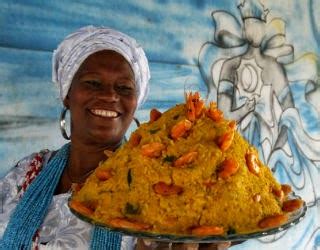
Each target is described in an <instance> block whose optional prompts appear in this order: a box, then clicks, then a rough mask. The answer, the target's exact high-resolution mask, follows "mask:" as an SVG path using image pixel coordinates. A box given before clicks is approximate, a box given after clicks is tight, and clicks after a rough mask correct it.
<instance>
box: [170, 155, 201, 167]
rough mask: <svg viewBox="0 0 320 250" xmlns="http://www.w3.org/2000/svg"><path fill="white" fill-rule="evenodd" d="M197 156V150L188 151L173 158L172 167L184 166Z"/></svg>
mask: <svg viewBox="0 0 320 250" xmlns="http://www.w3.org/2000/svg"><path fill="white" fill-rule="evenodd" d="M197 156H198V152H197V151H191V152H189V153H186V154H184V155H182V156H180V157H179V158H178V159H177V160H175V161H174V162H173V166H174V167H180V168H184V167H186V166H187V165H188V164H190V163H192V162H194V161H195V159H196V158H197Z"/></svg>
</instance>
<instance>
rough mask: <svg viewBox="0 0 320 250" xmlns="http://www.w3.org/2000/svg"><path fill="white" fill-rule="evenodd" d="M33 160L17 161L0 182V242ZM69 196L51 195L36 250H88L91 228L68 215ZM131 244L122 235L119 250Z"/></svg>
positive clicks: (132, 239) (131, 238)
mask: <svg viewBox="0 0 320 250" xmlns="http://www.w3.org/2000/svg"><path fill="white" fill-rule="evenodd" d="M50 156H51V152H48V153H47V154H46V155H45V156H44V164H46V163H47V161H48V159H49V158H50ZM33 157H34V155H30V156H28V157H26V158H25V159H23V160H21V161H20V162H19V164H18V165H17V166H16V167H15V168H13V169H12V170H11V171H10V172H9V173H8V174H7V175H6V176H5V177H4V178H3V179H1V180H0V239H1V238H2V235H3V233H4V231H5V228H6V226H7V224H8V221H9V218H10V215H11V213H12V212H13V210H14V209H15V207H16V205H17V204H18V202H19V195H18V187H19V186H21V185H22V183H23V181H24V176H25V174H26V172H27V171H28V166H29V164H30V161H31V159H32V158H33ZM70 194H71V193H65V194H59V195H55V196H53V201H52V203H51V205H50V207H49V209H48V212H47V215H46V217H45V219H44V221H43V224H42V225H41V227H40V231H39V235H40V247H39V248H40V250H44V249H55V250H56V249H57V250H58V249H79V250H81V249H89V244H90V238H91V237H90V236H91V230H92V229H93V227H92V226H91V224H89V223H87V222H84V221H82V220H80V219H78V218H77V217H76V216H74V215H73V214H72V213H71V212H70V209H69V208H68V205H67V202H68V199H69V197H70ZM41 243H42V244H41ZM43 243H46V244H43ZM135 243H136V239H135V238H133V237H129V236H123V237H122V242H121V250H130V249H134V246H135Z"/></svg>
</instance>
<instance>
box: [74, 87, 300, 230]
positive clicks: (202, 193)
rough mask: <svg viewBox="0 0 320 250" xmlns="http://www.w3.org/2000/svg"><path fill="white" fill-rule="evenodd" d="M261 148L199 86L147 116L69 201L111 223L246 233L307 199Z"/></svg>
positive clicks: (281, 219)
mask: <svg viewBox="0 0 320 250" xmlns="http://www.w3.org/2000/svg"><path fill="white" fill-rule="evenodd" d="M290 191H291V187H290V186H288V185H280V184H279V183H278V182H277V181H276V180H275V179H274V177H273V176H272V172H271V171H270V169H269V168H268V167H267V166H265V165H263V163H262V162H261V161H260V160H259V158H258V153H257V151H256V149H254V148H253V147H252V146H251V145H249V143H248V142H247V141H246V140H245V139H244V138H243V137H242V136H241V135H240V134H239V133H238V132H237V130H236V123H235V122H234V121H230V120H226V119H225V118H224V117H223V114H222V112H221V111H220V110H218V109H217V107H216V105H215V103H211V104H210V106H209V107H205V105H204V102H203V101H202V100H201V99H200V97H199V94H198V93H195V94H192V93H189V94H188V95H187V96H186V103H185V104H179V105H176V106H175V107H172V108H171V109H169V110H168V111H166V112H164V113H160V112H159V111H157V110H155V109H153V110H152V111H151V114H150V121H149V122H147V123H144V124H142V125H141V126H140V127H139V128H138V129H137V130H136V131H135V132H133V133H132V135H131V137H130V139H129V141H128V142H127V143H126V144H124V145H123V146H122V147H121V148H120V149H118V150H117V151H116V152H115V153H114V154H112V155H111V156H110V157H109V159H108V160H106V161H105V162H102V163H101V164H100V165H99V166H98V168H97V169H96V170H95V172H94V173H93V174H92V175H91V176H89V178H88V179H87V180H86V182H85V184H84V185H83V186H82V187H81V188H78V190H76V191H75V192H74V194H73V196H72V199H71V201H70V203H69V206H70V207H71V208H72V209H73V210H75V211H76V212H77V213H80V214H83V215H84V216H86V217H89V218H90V219H92V220H93V221H95V222H98V223H101V224H104V225H107V226H109V227H112V228H125V229H130V230H135V231H145V232H151V233H157V234H174V235H200V236H203V235H204V236H208V235H225V234H228V233H239V234H241V233H249V232H254V231H259V230H261V229H265V228H270V227H275V226H278V225H280V224H283V223H285V222H286V221H287V218H288V213H290V212H292V211H293V210H296V209H298V208H300V207H301V206H302V204H303V201H302V200H299V199H296V200H289V201H288V200H287V195H288V193H290Z"/></svg>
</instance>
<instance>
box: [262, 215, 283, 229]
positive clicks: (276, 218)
mask: <svg viewBox="0 0 320 250" xmlns="http://www.w3.org/2000/svg"><path fill="white" fill-rule="evenodd" d="M287 220H288V216H287V215H286V214H277V215H271V216H268V217H265V218H263V219H262V220H260V221H259V223H258V226H259V227H260V228H262V229H263V228H272V227H277V226H280V225H282V224H283V223H285V222H286V221H287Z"/></svg>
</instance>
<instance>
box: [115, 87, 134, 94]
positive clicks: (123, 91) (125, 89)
mask: <svg viewBox="0 0 320 250" xmlns="http://www.w3.org/2000/svg"><path fill="white" fill-rule="evenodd" d="M116 90H117V92H118V93H119V94H121V95H131V94H134V93H135V88H134V87H132V86H128V85H118V86H117V87H116Z"/></svg>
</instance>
